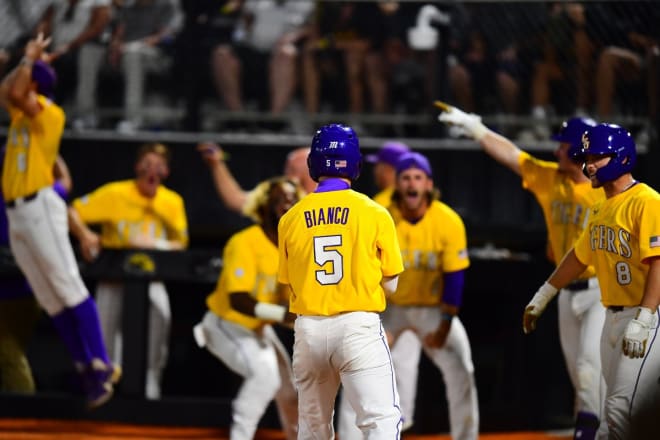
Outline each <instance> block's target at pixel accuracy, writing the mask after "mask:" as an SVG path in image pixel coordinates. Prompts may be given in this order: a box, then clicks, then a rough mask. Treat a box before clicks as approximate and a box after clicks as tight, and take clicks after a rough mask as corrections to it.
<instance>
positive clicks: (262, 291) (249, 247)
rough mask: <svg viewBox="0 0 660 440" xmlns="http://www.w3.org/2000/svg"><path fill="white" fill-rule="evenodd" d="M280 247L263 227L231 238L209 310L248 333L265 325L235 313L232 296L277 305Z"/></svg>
mask: <svg viewBox="0 0 660 440" xmlns="http://www.w3.org/2000/svg"><path fill="white" fill-rule="evenodd" d="M277 258H278V252H277V247H275V245H274V244H273V243H272V242H271V241H270V240H269V239H268V238H267V237H266V235H265V234H264V232H263V230H262V229H261V227H260V226H258V225H254V226H250V227H248V228H247V229H244V230H243V231H240V232H238V233H237V234H235V235H234V236H232V237H231V238H230V239H229V241H228V242H227V245H226V246H225V249H224V252H223V256H222V261H223V264H222V272H221V273H220V277H219V278H218V283H217V285H216V288H215V290H214V291H213V293H211V294H210V295H209V296H208V297H207V299H206V304H207V306H208V308H209V309H210V310H211V311H212V312H213V313H215V314H216V315H218V316H219V317H221V318H223V319H226V320H228V321H231V322H234V323H236V324H239V325H242V326H244V327H246V328H249V329H252V330H254V329H257V328H260V327H261V326H263V324H264V323H265V321H262V320H260V319H258V318H255V317H252V316H249V315H245V314H243V313H240V312H238V311H237V310H234V309H233V308H232V307H231V303H230V301H229V295H230V294H231V293H234V292H247V293H249V294H250V295H252V297H253V298H254V299H255V300H256V301H259V302H267V303H273V304H277V303H278V302H279V300H280V298H279V297H278V291H277Z"/></svg>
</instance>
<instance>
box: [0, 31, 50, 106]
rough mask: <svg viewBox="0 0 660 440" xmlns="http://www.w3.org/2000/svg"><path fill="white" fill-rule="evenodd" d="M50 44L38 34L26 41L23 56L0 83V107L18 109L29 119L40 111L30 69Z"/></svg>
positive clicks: (47, 39)
mask: <svg viewBox="0 0 660 440" xmlns="http://www.w3.org/2000/svg"><path fill="white" fill-rule="evenodd" d="M49 44H50V38H44V36H43V34H39V35H38V36H37V37H36V38H35V39H33V40H30V41H28V43H27V45H26V46H25V56H24V57H23V59H22V60H21V62H20V63H19V65H18V66H16V68H14V70H12V71H11V72H10V73H9V74H8V75H7V76H6V77H5V78H4V79H3V81H2V83H0V105H2V107H4V108H5V109H8V108H9V105H13V106H15V107H18V108H19V109H21V110H22V111H23V113H25V114H26V115H28V116H29V117H34V116H36V115H37V114H38V113H39V112H40V111H41V106H40V105H39V102H38V100H37V94H36V93H35V92H34V90H33V87H32V67H33V66H34V63H35V62H36V61H39V60H41V59H42V54H43V51H44V49H45V48H46V47H47V46H48V45H49Z"/></svg>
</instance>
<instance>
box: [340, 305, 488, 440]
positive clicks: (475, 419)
mask: <svg viewBox="0 0 660 440" xmlns="http://www.w3.org/2000/svg"><path fill="white" fill-rule="evenodd" d="M382 316H383V325H384V326H385V328H386V329H387V331H388V333H390V334H391V335H393V336H394V337H395V338H396V337H397V335H404V334H406V333H405V331H406V330H409V329H410V330H413V331H414V332H415V335H416V337H417V338H418V340H419V341H420V343H421V344H422V347H423V349H424V353H426V355H427V356H428V357H429V359H431V361H432V362H433V363H434V364H435V366H436V367H438V369H439V370H440V371H441V373H442V376H443V378H444V381H445V389H446V392H447V395H446V398H447V402H448V404H449V424H450V429H451V436H452V439H453V440H476V439H477V438H478V436H479V404H478V399H477V388H476V383H475V379H474V365H473V363H472V353H471V350H470V343H469V340H468V337H467V333H466V332H465V328H464V327H463V324H462V323H461V321H460V319H459V318H458V317H455V318H454V319H453V321H452V325H451V329H450V331H449V336H448V337H447V342H446V344H445V346H444V347H443V348H440V349H437V348H431V347H428V346H426V345H425V344H424V343H423V340H424V337H425V336H426V335H427V334H429V333H431V332H433V331H435V330H436V329H437V328H438V325H439V324H440V320H441V312H440V308H439V307H437V306H424V307H418V306H414V307H413V306H397V305H388V307H387V310H385V312H383V314H382ZM406 342H407V340H406V339H401V340H399V339H395V340H394V342H393V348H392V360H393V362H394V370H395V371H396V378H397V384H398V389H399V393H400V394H401V395H405V396H407V400H408V401H410V400H413V401H414V396H415V395H416V393H417V380H416V379H417V375H416V374H415V375H414V376H410V375H409V373H406V372H410V371H412V370H413V369H415V370H417V369H418V367H419V345H415V344H406ZM400 343H401V345H402V346H401V347H397V345H399V344H400ZM414 350H417V353H414V352H413V351H414ZM348 406H349V405H346V404H345V403H344V401H343V399H342V401H341V402H340V408H341V409H340V413H341V418H340V420H339V422H340V432H344V433H346V434H345V435H347V437H346V438H345V437H342V440H353V439H357V438H360V437H358V436H357V435H356V431H355V430H354V429H352V428H351V427H350V420H354V419H355V416H353V415H350V413H351V412H352V408H349V407H348ZM408 412H409V410H406V409H403V408H402V413H404V414H406V413H408ZM342 420H343V421H342ZM347 423H348V426H347Z"/></svg>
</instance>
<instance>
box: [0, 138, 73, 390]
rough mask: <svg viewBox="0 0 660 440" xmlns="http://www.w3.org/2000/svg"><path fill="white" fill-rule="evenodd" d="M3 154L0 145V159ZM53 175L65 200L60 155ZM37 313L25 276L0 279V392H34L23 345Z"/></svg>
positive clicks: (4, 229)
mask: <svg viewBox="0 0 660 440" xmlns="http://www.w3.org/2000/svg"><path fill="white" fill-rule="evenodd" d="M4 156H5V151H4V148H3V149H2V151H1V152H0V162H1V161H3V160H4ZM53 175H54V176H55V179H56V180H55V183H54V184H53V189H54V190H55V192H57V194H59V195H60V197H62V199H64V200H66V197H67V195H68V194H69V192H70V191H71V186H72V181H71V174H70V173H69V168H68V167H67V165H66V163H65V162H64V159H62V158H61V157H60V156H57V160H56V161H55V166H54V168H53ZM10 252H11V250H10V249H9V225H8V223H7V214H6V213H5V201H4V199H3V198H2V197H0V253H2V254H3V257H5V258H7V260H8V261H13V257H11V256H10V255H9V253H10ZM40 316H41V308H40V307H39V303H38V302H37V300H36V299H35V297H34V294H33V293H32V289H31V288H30V285H29V284H28V283H27V280H26V279H25V277H23V276H21V275H16V276H10V277H3V279H2V280H0V392H3V391H8V392H11V393H25V394H33V393H34V392H35V383H34V378H33V377H32V369H31V368H30V363H29V362H28V358H27V347H28V343H29V341H30V338H31V337H32V334H33V332H34V328H35V327H36V325H37V321H38V319H39V317H40Z"/></svg>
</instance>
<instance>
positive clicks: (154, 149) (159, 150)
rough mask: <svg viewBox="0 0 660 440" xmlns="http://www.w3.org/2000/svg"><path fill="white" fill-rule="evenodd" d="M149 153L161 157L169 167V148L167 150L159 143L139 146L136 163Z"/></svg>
mask: <svg viewBox="0 0 660 440" xmlns="http://www.w3.org/2000/svg"><path fill="white" fill-rule="evenodd" d="M149 153H155V154H157V155H159V156H161V157H163V158H164V159H165V162H167V164H168V165H169V163H170V158H171V154H170V150H169V148H167V146H166V145H165V144H161V143H160V142H147V143H146V144H143V145H141V146H140V148H139V149H138V151H137V158H136V162H139V161H140V160H142V158H143V157H144V156H146V155H147V154H149Z"/></svg>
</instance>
